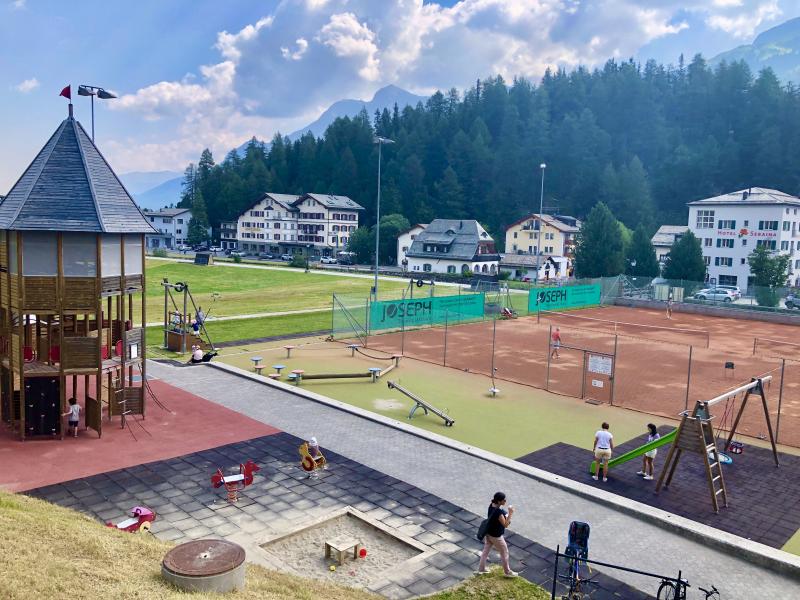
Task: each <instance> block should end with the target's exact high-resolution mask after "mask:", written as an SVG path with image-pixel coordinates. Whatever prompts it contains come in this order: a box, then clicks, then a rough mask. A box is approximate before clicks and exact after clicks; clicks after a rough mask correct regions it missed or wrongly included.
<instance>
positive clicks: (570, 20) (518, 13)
mask: <svg viewBox="0 0 800 600" xmlns="http://www.w3.org/2000/svg"><path fill="white" fill-rule="evenodd" d="M779 1H787V0H650V1H649V2H646V3H645V2H641V0H591V1H589V0H514V1H513V2H512V1H508V0H460V1H459V2H456V3H455V4H454V5H453V6H449V7H446V6H441V5H439V4H436V3H423V1H422V0H381V1H380V2H376V1H375V0H282V1H281V2H279V3H278V5H277V8H276V9H275V11H274V12H273V13H272V14H269V15H265V16H264V17H262V18H260V19H258V20H257V21H255V22H254V23H252V24H248V25H246V26H244V27H242V28H241V29H240V30H238V31H234V32H228V31H222V32H220V33H219V34H218V35H217V39H216V43H215V46H214V47H215V48H216V50H217V51H218V52H219V55H220V58H219V62H217V63H216V64H209V65H205V66H202V67H200V68H199V69H198V76H196V77H195V76H192V75H187V76H186V77H184V78H182V79H180V80H178V81H161V82H157V83H153V84H152V85H149V86H146V87H144V88H142V89H139V90H138V91H135V92H133V93H130V94H126V95H123V96H122V97H121V98H120V100H119V101H117V102H115V103H112V104H110V106H112V107H113V108H115V109H117V110H128V111H136V112H138V113H140V114H142V115H144V117H145V118H146V119H148V120H156V119H159V120H162V121H163V122H165V123H169V124H171V125H172V126H173V129H174V132H175V136H176V139H177V140H178V142H169V143H165V144H163V146H162V147H161V148H160V149H159V148H156V146H157V145H158V144H157V142H153V143H150V142H149V141H148V145H147V146H146V151H142V152H133V148H131V153H130V156H129V157H128V155H127V154H124V156H126V158H125V160H132V161H133V160H136V157H137V156H140V157H141V156H145V155H146V156H148V157H150V158H152V157H164V160H167V159H169V158H170V157H174V156H175V155H182V153H181V152H180V151H179V147H178V146H175V145H174V144H175V143H184V142H186V143H188V142H190V141H191V142H195V141H198V140H199V139H202V140H203V145H211V146H212V149H213V150H215V152H216V154H220V152H222V153H224V152H225V151H227V150H228V149H229V148H230V147H233V146H234V145H236V144H238V143H240V142H241V141H243V140H244V139H247V138H248V137H250V136H251V135H253V134H255V135H258V136H259V137H262V138H269V137H271V135H272V133H273V132H274V131H275V130H276V128H278V127H280V129H281V130H282V131H283V132H289V131H291V130H292V127H293V126H292V124H296V125H303V124H305V123H307V122H308V121H310V120H313V118H315V117H316V116H318V114H319V113H320V112H321V111H322V110H324V109H325V108H327V107H328V106H329V105H330V104H331V103H332V102H334V101H336V100H339V99H342V98H347V97H351V98H352V97H355V98H368V97H370V96H371V95H372V93H374V92H375V90H376V89H378V88H379V87H381V86H383V85H388V84H390V83H391V84H396V85H399V86H400V87H404V88H406V89H410V90H412V91H415V92H418V93H429V92H432V91H434V90H436V89H447V88H449V87H452V86H455V87H465V86H468V85H471V84H472V83H473V82H474V81H475V79H476V78H478V77H486V76H488V75H495V74H499V75H502V76H504V77H505V78H506V79H510V78H511V77H513V76H517V75H522V76H527V77H529V78H532V79H536V78H538V77H540V76H541V75H542V73H543V72H544V70H545V69H546V68H548V67H551V68H552V67H558V66H563V67H566V68H572V67H575V66H577V65H586V66H589V67H591V66H595V65H599V64H602V63H603V62H605V61H606V60H607V59H608V58H609V57H620V58H626V57H629V56H633V55H634V54H635V53H636V52H637V51H638V50H639V49H640V48H641V47H642V46H644V45H645V44H648V43H649V42H652V41H653V40H655V39H658V38H663V37H666V36H672V35H676V34H678V33H679V32H681V31H682V30H684V29H686V28H687V27H689V25H688V23H689V22H693V23H696V22H705V23H706V27H710V28H714V29H718V30H721V31H724V32H727V33H728V34H730V35H733V36H738V37H745V36H747V35H752V33H753V32H754V31H755V29H756V28H757V27H759V25H761V24H763V23H765V22H768V21H770V20H772V19H775V18H776V17H777V16H779V15H780V14H781V13H780V8H779V4H778V3H779ZM687 15H691V16H692V19H689V18H688V17H687ZM198 132H199V133H198ZM196 136H199V137H196ZM226 144H227V146H225V145H226ZM123 146H124V147H125V148H130V144H129V143H128V142H126V144H124V145H120V146H119V147H118V148H117V149H116V150H115V151H116V152H119V153H120V155H121V156H123V153H125V152H127V150H126V149H125V148H123ZM140 160H143V159H140ZM148 160H149V158H148ZM124 166H125V169H126V170H127V169H129V170H132V169H133V166H132V165H128V164H125V165H124Z"/></svg>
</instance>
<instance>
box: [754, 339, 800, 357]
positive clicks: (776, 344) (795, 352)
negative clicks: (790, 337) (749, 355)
mask: <svg viewBox="0 0 800 600" xmlns="http://www.w3.org/2000/svg"><path fill="white" fill-rule="evenodd" d="M756 355H760V356H771V357H773V358H786V359H788V360H800V344H793V343H792V342H784V341H783V340H772V339H770V338H762V337H754V338H753V356H756Z"/></svg>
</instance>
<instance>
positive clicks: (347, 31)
mask: <svg viewBox="0 0 800 600" xmlns="http://www.w3.org/2000/svg"><path fill="white" fill-rule="evenodd" d="M316 39H317V41H319V42H322V43H323V44H325V45H326V46H329V47H330V48H332V49H333V51H334V52H335V53H336V56H338V57H348V58H349V57H357V58H360V59H362V60H363V66H362V67H361V68H360V69H359V70H358V74H359V75H360V76H361V77H363V78H364V79H366V80H368V81H377V80H378V77H379V75H380V71H379V62H380V61H379V60H378V58H377V54H378V46H377V45H376V44H375V34H374V33H373V32H372V31H371V30H370V28H369V27H367V25H366V24H364V23H359V21H358V18H357V17H356V16H355V15H354V14H353V13H343V14H338V15H331V18H330V21H328V23H326V24H325V25H324V26H323V27H322V29H320V30H319V34H318V35H317V38H316Z"/></svg>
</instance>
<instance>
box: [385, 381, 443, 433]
mask: <svg viewBox="0 0 800 600" xmlns="http://www.w3.org/2000/svg"><path fill="white" fill-rule="evenodd" d="M387 385H388V386H389V389H390V390H397V391H398V392H400V393H401V394H405V395H406V396H408V397H409V398H411V399H412V400H413V401H414V402H415V404H414V408H412V409H411V412H410V413H408V418H409V419H413V418H414V413H415V412H417V409H418V408H421V409H422V410H423V411H425V414H426V415H427V414H428V411H430V412H432V413H433V414H435V415H436V416H437V417H440V418H441V419H443V420H444V425H445V427H452V426H453V423H455V422H456V421H455V419H452V418H450V416H449V415H448V414H447V413H446V412H444V411H443V410H439V409H438V408H436V407H435V406H433V405H432V404H430V403H428V402H426V401H425V400H423V399H422V398H420V397H419V396H417V395H416V394H414V393H413V392H410V391H408V390H407V389H405V388H404V387H402V386H400V385H398V384H396V383H395V382H394V381H389V382H387Z"/></svg>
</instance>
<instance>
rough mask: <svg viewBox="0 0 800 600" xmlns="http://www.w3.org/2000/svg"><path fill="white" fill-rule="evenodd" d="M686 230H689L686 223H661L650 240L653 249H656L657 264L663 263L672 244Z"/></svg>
mask: <svg viewBox="0 0 800 600" xmlns="http://www.w3.org/2000/svg"><path fill="white" fill-rule="evenodd" d="M687 231H689V228H688V227H687V226H686V225H662V226H661V227H659V228H658V231H656V233H655V235H653V237H652V238H651V239H650V241H651V242H652V243H653V249H654V250H655V251H656V258H657V259H658V264H659V265H663V264H664V261H665V260H666V259H667V256H668V255H669V251H670V250H671V249H672V244H674V243H675V242H676V241H678V240H679V239H680V237H681V236H682V235H683V234H684V233H686V232H687Z"/></svg>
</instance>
